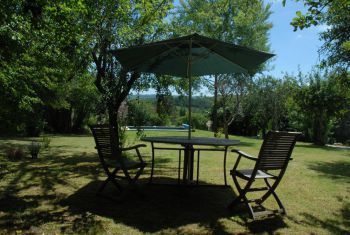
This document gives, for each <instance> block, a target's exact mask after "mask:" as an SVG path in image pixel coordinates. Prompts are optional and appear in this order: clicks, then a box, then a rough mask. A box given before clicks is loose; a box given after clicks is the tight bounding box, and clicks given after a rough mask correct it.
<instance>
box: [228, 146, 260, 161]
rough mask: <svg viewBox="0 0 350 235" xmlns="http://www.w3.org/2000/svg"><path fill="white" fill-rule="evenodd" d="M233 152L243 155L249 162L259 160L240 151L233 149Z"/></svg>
mask: <svg viewBox="0 0 350 235" xmlns="http://www.w3.org/2000/svg"><path fill="white" fill-rule="evenodd" d="M231 152H234V153H238V154H239V155H241V156H243V157H245V158H247V159H249V160H253V161H256V160H258V159H257V158H256V157H253V156H251V155H249V154H248V153H245V152H243V151H240V150H238V149H232V150H231Z"/></svg>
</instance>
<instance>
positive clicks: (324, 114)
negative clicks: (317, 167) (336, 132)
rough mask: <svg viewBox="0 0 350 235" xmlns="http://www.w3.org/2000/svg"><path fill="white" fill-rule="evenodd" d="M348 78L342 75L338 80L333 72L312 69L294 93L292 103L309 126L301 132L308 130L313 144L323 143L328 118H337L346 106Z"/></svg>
mask: <svg viewBox="0 0 350 235" xmlns="http://www.w3.org/2000/svg"><path fill="white" fill-rule="evenodd" d="M342 74H343V73H342ZM349 79H350V77H349V76H345V77H342V80H340V79H339V74H338V73H337V71H332V72H327V71H325V72H323V73H322V72H321V71H314V72H312V73H310V74H309V75H308V81H307V83H305V84H303V85H302V87H301V89H300V90H299V91H298V92H297V94H296V97H295V99H296V102H297V104H298V106H299V109H300V112H301V113H302V114H303V115H304V118H305V120H304V121H305V122H306V123H309V127H310V129H307V130H304V131H305V132H310V133H309V135H310V136H311V138H312V141H313V142H314V144H316V145H325V144H326V143H327V141H328V140H327V137H328V134H329V133H328V132H329V130H330V128H331V120H332V119H334V118H335V117H337V116H338V117H339V115H341V114H342V113H344V110H345V109H346V108H347V107H348V105H349V101H350V100H349V97H350V96H349Z"/></svg>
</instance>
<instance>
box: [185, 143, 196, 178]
mask: <svg viewBox="0 0 350 235" xmlns="http://www.w3.org/2000/svg"><path fill="white" fill-rule="evenodd" d="M193 161H194V150H193V146H192V145H186V146H185V154H184V172H183V183H187V181H188V180H190V181H192V180H193Z"/></svg>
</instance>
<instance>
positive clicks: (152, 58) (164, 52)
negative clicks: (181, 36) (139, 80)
mask: <svg viewBox="0 0 350 235" xmlns="http://www.w3.org/2000/svg"><path fill="white" fill-rule="evenodd" d="M168 48H169V49H170V50H169V49H168V50H164V51H162V52H160V53H159V54H157V55H155V56H151V57H150V58H149V60H151V61H154V60H156V59H158V58H159V57H161V56H162V55H164V54H167V53H168V54H170V53H171V52H172V51H175V50H176V49H177V48H178V47H172V48H171V47H168ZM143 63H144V62H142V61H141V62H139V63H137V64H134V65H133V66H130V68H129V69H130V70H132V69H135V68H137V67H138V66H139V65H140V64H143Z"/></svg>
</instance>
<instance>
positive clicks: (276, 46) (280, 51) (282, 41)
mask: <svg viewBox="0 0 350 235" xmlns="http://www.w3.org/2000/svg"><path fill="white" fill-rule="evenodd" d="M266 2H270V3H271V4H272V7H271V10H272V12H273V13H272V15H271V16H270V21H271V22H272V24H273V28H272V29H271V31H270V43H271V49H272V51H273V53H275V54H276V56H275V58H274V60H272V62H271V65H272V69H271V71H269V72H268V73H270V74H272V75H274V76H276V77H281V76H282V73H284V72H288V73H294V74H297V72H298V68H300V70H301V71H302V72H305V73H307V72H309V71H310V70H311V68H312V66H314V65H316V64H317V63H319V61H320V57H319V55H318V53H317V51H318V49H319V48H320V47H321V45H322V41H320V40H319V36H318V34H319V33H320V32H321V31H322V30H325V27H324V26H317V27H311V28H308V29H303V30H298V31H296V32H294V31H293V27H292V26H291V25H290V22H291V21H292V18H293V17H294V16H295V12H296V11H298V10H301V11H302V12H305V10H306V8H305V7H304V5H303V4H302V3H300V2H298V3H296V2H294V1H293V0H287V3H286V6H285V7H283V6H282V1H281V0H267V1H266Z"/></svg>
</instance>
